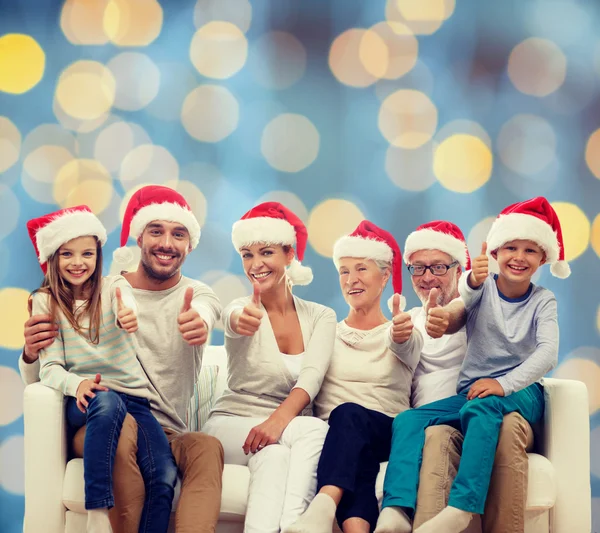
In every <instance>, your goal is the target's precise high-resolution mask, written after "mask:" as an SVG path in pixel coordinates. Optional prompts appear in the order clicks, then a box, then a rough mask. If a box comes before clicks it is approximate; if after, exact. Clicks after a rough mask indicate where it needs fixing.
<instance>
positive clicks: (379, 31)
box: [361, 22, 419, 80]
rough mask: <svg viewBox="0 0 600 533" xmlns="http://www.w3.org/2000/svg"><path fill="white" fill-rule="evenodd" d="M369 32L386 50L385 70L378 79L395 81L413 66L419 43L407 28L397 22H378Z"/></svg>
mask: <svg viewBox="0 0 600 533" xmlns="http://www.w3.org/2000/svg"><path fill="white" fill-rule="evenodd" d="M370 31H371V32H373V33H374V34H376V35H378V36H379V37H380V38H381V39H382V40H383V42H384V44H385V46H386V48H387V62H385V63H387V68H386V70H385V71H384V72H383V73H382V74H381V75H380V76H379V77H380V78H383V79H387V80H395V79H397V78H400V77H401V76H404V74H406V73H407V72H409V71H410V70H411V69H412V68H413V67H414V66H415V64H416V62H417V57H418V55H419V41H418V40H417V38H416V37H415V35H414V33H413V32H412V31H411V30H410V28H409V27H408V26H406V25H404V24H400V23H399V22H379V23H378V24H375V26H373V27H372V28H371V30H370ZM361 50H362V48H361ZM365 67H366V65H365Z"/></svg>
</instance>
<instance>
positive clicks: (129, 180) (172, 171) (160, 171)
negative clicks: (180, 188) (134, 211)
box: [119, 144, 179, 191]
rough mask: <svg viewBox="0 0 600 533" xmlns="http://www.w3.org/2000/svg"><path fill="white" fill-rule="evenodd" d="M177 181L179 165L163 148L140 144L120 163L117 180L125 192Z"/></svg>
mask: <svg viewBox="0 0 600 533" xmlns="http://www.w3.org/2000/svg"><path fill="white" fill-rule="evenodd" d="M178 179H179V163H177V160H176V159H175V158H174V157H173V155H172V154H171V152H169V150H167V149H166V148H165V147H164V146H155V145H152V144H142V145H140V146H136V147H135V148H134V149H133V150H131V152H129V153H128V154H127V155H126V156H125V158H124V159H123V163H121V171H120V172H119V180H120V181H121V183H122V185H123V188H124V189H125V190H126V191H130V189H132V188H134V187H137V186H139V185H142V184H146V183H153V184H155V185H164V184H165V183H167V182H168V181H177V180H178Z"/></svg>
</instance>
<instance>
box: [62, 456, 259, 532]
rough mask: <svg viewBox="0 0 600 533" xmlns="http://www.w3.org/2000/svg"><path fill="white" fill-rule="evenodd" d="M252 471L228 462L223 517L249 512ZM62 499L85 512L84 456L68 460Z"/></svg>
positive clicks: (233, 518)
mask: <svg viewBox="0 0 600 533" xmlns="http://www.w3.org/2000/svg"><path fill="white" fill-rule="evenodd" d="M249 483H250V471H249V470H248V468H247V467H245V466H240V465H225V469H224V471H223V490H222V494H221V513H220V515H219V519H220V520H226V521H229V522H243V520H244V516H245V515H246V503H247V499H248V485H249ZM179 490H180V482H179V480H178V481H177V487H175V498H174V499H173V509H175V507H176V506H177V502H178V501H179ZM62 499H63V504H64V506H65V507H66V508H67V509H68V510H69V511H74V512H76V513H85V512H86V510H85V489H84V484H83V459H71V460H70V461H69V462H68V463H67V469H66V471H65V480H64V484H63V493H62Z"/></svg>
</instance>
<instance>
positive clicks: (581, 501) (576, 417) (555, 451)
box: [543, 378, 592, 533]
mask: <svg viewBox="0 0 600 533" xmlns="http://www.w3.org/2000/svg"><path fill="white" fill-rule="evenodd" d="M544 394H545V399H546V414H545V424H544V442H543V454H544V455H545V456H546V457H547V458H548V459H549V460H550V462H551V463H552V465H553V466H554V469H555V472H556V485H557V487H556V488H557V497H556V504H555V505H554V507H553V508H552V509H551V511H550V524H551V531H552V532H553V533H573V532H575V531H577V532H578V533H579V532H581V533H589V532H590V531H591V530H592V518H591V505H592V496H591V483H590V418H589V404H588V393H587V388H586V386H585V384H584V383H582V382H581V381H574V380H567V379H553V378H546V379H544Z"/></svg>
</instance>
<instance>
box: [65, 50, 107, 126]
mask: <svg viewBox="0 0 600 533" xmlns="http://www.w3.org/2000/svg"><path fill="white" fill-rule="evenodd" d="M115 91H116V82H115V78H114V76H113V75H112V72H111V71H110V70H109V69H107V68H106V67H105V66H104V65H102V63H98V62H97V61H76V62H75V63H73V64H72V65H70V66H68V67H67V68H66V69H65V70H63V72H62V73H61V75H60V78H59V79H58V83H57V85H56V100H57V103H58V104H59V105H60V107H61V109H62V110H63V111H64V112H65V113H67V115H69V116H71V117H73V118H76V119H79V120H95V119H98V118H100V117H101V116H102V115H104V114H105V113H107V112H108V111H109V110H110V108H111V107H112V105H113V104H114V102H115Z"/></svg>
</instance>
